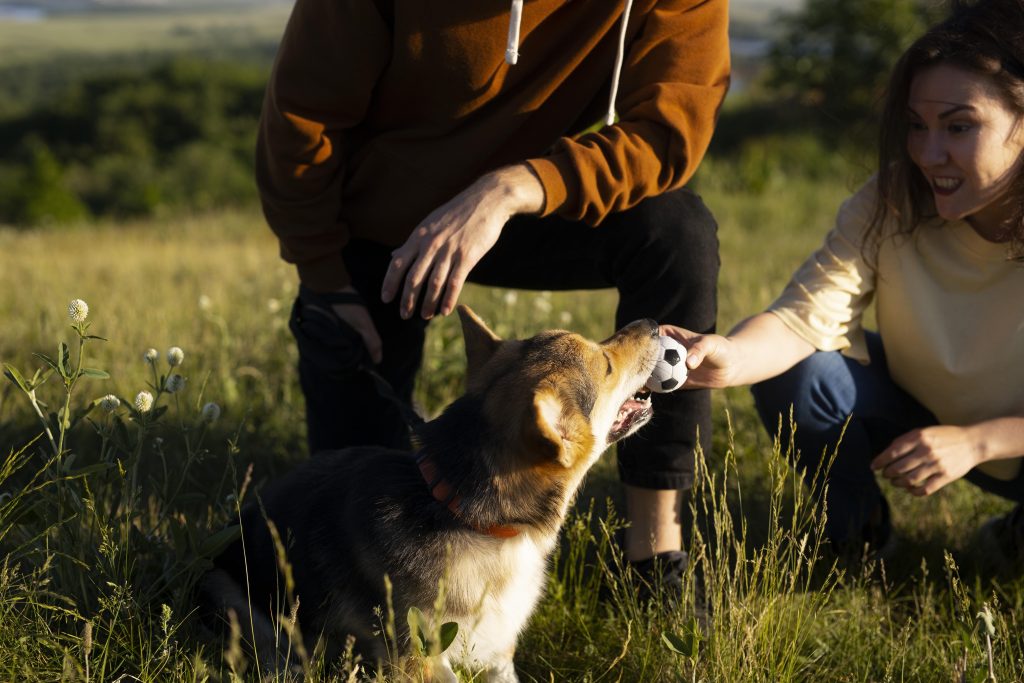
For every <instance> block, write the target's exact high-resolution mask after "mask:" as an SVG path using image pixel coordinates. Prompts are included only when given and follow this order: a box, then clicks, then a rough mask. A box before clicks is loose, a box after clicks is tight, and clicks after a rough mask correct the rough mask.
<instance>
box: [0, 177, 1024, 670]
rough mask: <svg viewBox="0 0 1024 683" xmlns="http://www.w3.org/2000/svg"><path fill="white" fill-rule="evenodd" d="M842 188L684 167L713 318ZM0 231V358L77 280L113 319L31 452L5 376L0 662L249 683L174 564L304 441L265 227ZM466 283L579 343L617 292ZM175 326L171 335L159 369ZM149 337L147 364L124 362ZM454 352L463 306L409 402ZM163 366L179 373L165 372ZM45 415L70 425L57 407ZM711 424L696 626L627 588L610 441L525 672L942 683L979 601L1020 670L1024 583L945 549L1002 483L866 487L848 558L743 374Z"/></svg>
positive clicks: (50, 337) (814, 222)
mask: <svg viewBox="0 0 1024 683" xmlns="http://www.w3.org/2000/svg"><path fill="white" fill-rule="evenodd" d="M848 189H849V186H848V185H847V184H846V183H845V182H844V181H843V180H838V179H837V180H834V181H817V182H814V183H810V182H808V181H800V180H796V179H794V180H793V181H792V182H790V183H788V184H787V186H786V188H785V190H786V191H785V192H781V191H769V192H765V193H764V194H762V195H760V196H756V195H753V194H748V193H742V192H737V191H736V190H735V188H730V187H727V186H725V185H716V184H715V183H712V182H705V183H704V184H703V186H702V190H703V193H704V196H705V200H706V201H707V202H708V204H709V205H710V206H711V208H712V210H713V211H714V212H715V214H716V216H717V217H718V219H719V222H720V239H721V243H722V263H723V268H722V277H721V283H720V291H721V297H720V300H721V311H720V325H721V327H722V328H728V327H729V326H731V325H732V324H734V323H735V322H737V321H738V320H739V319H740V318H742V317H743V316H745V315H747V314H749V313H752V312H754V311H756V310H759V309H760V308H762V307H763V306H764V305H766V304H767V303H768V302H769V301H770V300H771V297H772V296H773V295H774V293H775V292H777V291H778V290H779V288H780V287H781V285H782V283H783V282H784V281H785V279H786V277H788V275H789V273H790V272H791V271H792V269H793V268H794V267H795V266H796V265H797V264H798V263H799V261H800V260H801V259H802V258H803V257H804V256H805V255H806V253H808V252H809V250H810V249H812V248H813V247H814V246H815V245H816V244H817V243H818V242H820V240H821V238H822V236H823V234H824V231H825V230H826V229H827V227H828V226H829V224H830V222H831V218H832V214H833V213H834V211H835V208H836V207H837V206H838V203H839V201H840V200H841V198H842V197H843V196H844V195H845V193H846V192H847V191H848ZM0 253H3V254H4V257H3V267H2V268H0V316H2V320H3V321H4V331H3V334H2V335H0V361H2V362H4V363H7V364H10V365H12V366H15V367H17V368H19V370H20V371H21V373H22V375H23V376H24V377H31V376H32V374H33V372H34V370H35V368H36V367H40V366H43V365H45V364H44V363H43V361H41V360H40V359H39V358H38V357H36V356H34V355H33V353H43V354H46V355H49V356H51V357H53V355H54V349H57V348H58V345H57V343H58V340H60V341H63V342H65V343H68V344H69V346H70V348H72V349H74V348H75V344H76V343H77V341H76V339H77V334H76V333H75V332H74V331H73V330H71V329H70V328H69V324H68V322H67V319H66V304H67V302H68V301H70V300H71V299H76V298H80V299H84V300H86V301H87V302H88V303H89V305H90V313H89V318H88V320H89V322H90V324H91V327H90V329H89V334H93V335H98V336H101V337H104V338H106V339H107V340H108V341H100V340H90V341H89V342H88V345H87V347H86V357H85V358H86V360H85V362H84V364H85V366H87V367H92V368H97V369H103V370H105V371H106V372H108V373H109V374H110V378H109V379H101V378H99V377H98V376H84V377H82V378H81V380H80V382H79V383H78V384H76V385H75V387H74V390H73V396H72V399H71V403H70V404H71V406H72V409H73V410H72V411H69V413H67V414H68V415H69V420H68V425H65V426H66V440H65V444H66V446H67V448H68V450H69V452H70V453H71V454H73V456H74V459H73V460H72V459H71V456H69V455H67V454H66V453H54V452H53V451H54V449H52V448H51V444H50V443H49V440H48V438H47V437H46V436H45V435H43V430H42V428H41V422H40V417H39V416H38V415H37V414H36V413H35V411H34V410H33V409H32V408H31V405H30V402H29V401H28V400H27V399H26V397H25V395H24V393H23V392H22V391H21V390H20V389H18V388H17V387H15V386H14V385H13V384H12V383H9V382H7V383H5V385H4V386H3V387H2V388H0V462H2V463H3V465H2V467H0V555H2V557H3V558H4V559H3V560H2V561H0V680H3V681H7V680H11V681H52V680H81V681H85V680H88V681H131V680H145V681H150V680H152V681H158V680H159V681H164V680H167V681H227V680H234V679H236V678H241V679H247V678H251V677H252V675H253V674H252V670H251V669H250V670H249V673H245V674H243V673H241V671H242V669H241V666H240V665H238V664H237V661H238V660H237V655H238V653H237V651H233V650H231V648H230V645H231V643H230V639H229V641H228V642H222V641H220V640H218V639H210V638H208V637H206V636H205V635H204V634H203V632H202V631H201V629H200V628H199V627H198V625H197V619H196V618H195V614H194V584H195V580H196V577H197V576H198V574H199V573H200V572H201V571H202V570H203V569H204V568H205V567H206V566H207V561H208V558H209V556H210V555H211V554H212V553H213V552H215V551H216V549H217V547H218V543H219V542H221V541H222V540H223V539H222V537H219V536H218V535H217V532H218V531H219V530H220V529H221V527H222V525H223V524H224V523H225V522H227V521H228V520H230V519H232V517H233V515H234V512H235V506H236V505H237V500H238V495H239V493H240V489H241V487H242V480H243V473H245V472H246V471H247V470H249V468H250V466H251V468H252V470H251V471H252V477H253V478H252V483H251V486H253V487H259V486H260V485H262V484H263V483H264V482H265V481H266V480H268V479H269V478H271V477H273V476H275V475H276V474H278V473H280V472H282V471H284V470H286V469H287V468H288V467H290V466H292V465H294V464H295V463H296V462H298V461H300V460H301V459H303V458H304V457H305V455H304V434H303V426H302V425H303V406H302V398H301V394H300V392H299V390H298V387H297V382H296V373H295V371H294V364H295V352H294V349H293V344H292V341H291V338H290V335H289V333H288V331H287V329H286V324H285V323H286V319H287V314H288V308H289V306H290V303H291V297H292V295H293V293H294V289H295V285H296V283H295V279H294V275H293V273H292V272H291V270H290V268H288V267H287V266H285V265H283V264H282V263H281V262H280V260H279V258H278V256H277V249H276V245H275V244H274V242H273V240H272V238H271V236H270V234H269V231H268V230H267V229H266V228H265V227H264V225H263V223H262V220H261V219H260V218H259V216H258V215H257V214H256V213H255V212H252V213H248V212H232V213H223V214H211V215H205V216H197V217H191V218H184V219H181V220H178V221H176V222H174V223H171V222H169V221H165V222H146V223H138V224H124V225H113V224H99V225H92V226H82V227H80V228H72V229H67V230H62V231H51V232H29V233H25V232H10V231H0ZM464 300H465V301H466V302H467V303H469V304H470V305H471V306H473V307H474V309H475V310H477V312H478V313H480V314H481V315H482V316H483V317H484V319H485V320H487V321H488V322H489V323H491V324H492V325H493V326H494V327H495V329H496V330H497V331H498V332H499V333H500V334H502V335H504V336H517V335H528V334H532V333H533V332H535V331H537V330H540V329H544V328H548V327H562V328H570V329H574V330H578V331H580V332H582V333H584V334H587V335H589V336H592V337H597V338H600V337H602V336H605V335H606V334H607V333H608V332H610V331H611V326H612V321H613V316H614V307H615V297H614V294H613V293H611V292H592V293H553V294H547V293H526V292H514V291H499V290H488V289H481V288H470V289H468V290H467V291H466V293H465V296H464ZM171 346H179V347H181V348H182V349H183V350H184V361H183V362H182V363H181V364H180V365H177V366H175V367H174V368H171V367H170V366H169V365H168V364H167V361H166V351H167V349H168V348H169V347H171ZM150 347H152V348H155V349H157V350H158V352H159V354H160V358H159V360H158V361H157V364H156V365H151V364H149V363H147V361H146V360H145V359H144V356H143V354H144V352H145V351H146V350H147V349H149V348H150ZM58 355H60V354H59V352H58ZM75 362H76V361H75V360H74V356H73V355H72V356H71V358H70V360H69V363H70V364H71V365H72V366H75V367H77V366H76V365H75ZM462 372H463V360H462V347H461V336H460V333H459V328H458V324H457V322H456V321H455V320H453V319H444V320H439V321H437V322H435V323H434V324H432V325H431V329H430V332H429V335H428V340H427V353H426V360H425V364H424V370H423V372H422V374H421V377H420V381H419V384H418V387H417V392H416V398H417V401H418V402H419V403H420V405H421V407H422V408H423V410H424V411H425V412H427V413H428V414H434V413H436V412H437V411H438V410H439V409H440V408H441V407H443V406H444V405H445V404H446V403H447V402H448V401H450V400H451V399H452V398H454V397H455V396H456V395H457V394H458V393H459V391H460V388H461V378H462ZM172 373H178V374H181V375H182V376H183V377H185V378H186V380H187V381H186V382H185V386H184V388H182V389H181V390H180V391H178V392H175V393H168V392H167V391H165V390H164V389H165V388H166V376H167V375H169V374H172ZM65 386H66V385H65V384H63V383H61V382H58V381H56V379H55V377H54V376H51V378H50V380H48V381H47V383H46V384H44V385H42V386H41V387H40V388H39V389H38V391H37V395H38V398H39V400H40V401H42V402H44V403H46V408H45V409H44V410H43V411H42V412H43V414H44V418H47V413H48V411H49V410H54V411H55V412H57V408H59V407H60V406H62V405H63V403H64V400H65V398H66V392H65V389H64V387H65ZM143 390H145V391H149V392H150V393H152V394H153V395H154V398H155V401H154V402H155V408H150V410H149V411H148V412H146V413H142V412H140V411H139V410H138V409H137V408H134V407H130V406H132V404H133V403H134V397H135V396H136V395H137V394H138V392H140V391H143ZM107 394H113V395H115V396H118V397H120V399H121V405H120V406H118V407H117V408H116V409H115V410H114V411H113V412H109V413H108V412H105V411H104V410H103V407H102V406H101V405H100V404H99V403H98V402H96V399H99V398H100V397H103V396H105V395H107ZM209 402H216V403H217V404H218V405H219V406H220V408H221V411H220V415H219V416H218V419H217V420H216V421H213V422H211V421H209V420H208V419H206V418H205V417H204V414H203V412H202V409H203V406H204V405H205V404H207V403H209ZM94 403H95V405H93V404H94ZM90 406H91V412H89V413H88V414H87V415H81V414H80V413H81V412H82V411H83V410H84V409H85V408H88V407H90ZM161 409H163V410H162V411H161ZM76 413H77V414H78V421H77V422H76V423H75V424H74V426H73V427H72V426H70V422H71V421H73V419H74V417H75V414H76ZM50 424H53V425H56V426H55V427H54V429H56V430H57V431H59V430H60V429H61V425H62V424H64V423H63V421H62V418H61V417H60V416H59V415H58V416H57V421H56V422H51V423H50ZM715 427H716V432H715V434H714V439H713V444H714V446H713V451H712V452H711V453H706V454H699V458H698V463H699V467H698V477H697V483H696V485H695V487H694V490H693V493H692V496H691V499H690V505H689V514H688V515H687V528H688V533H687V536H688V545H689V548H690V550H691V557H692V558H693V562H692V566H691V567H690V570H689V573H688V574H687V576H686V577H685V584H686V587H687V589H688V590H692V589H693V588H694V586H695V585H696V583H697V582H698V581H699V582H700V583H701V585H702V586H703V588H704V590H705V592H706V594H707V596H708V599H709V603H710V605H711V608H712V619H711V620H710V622H709V623H708V624H707V625H706V626H705V627H704V628H703V629H702V628H701V625H700V624H699V623H697V622H696V621H695V618H694V616H695V615H694V614H693V612H692V610H690V609H688V608H685V607H684V608H680V609H674V608H670V607H669V606H668V604H669V603H668V601H667V600H666V601H662V602H659V601H655V602H654V603H652V604H640V603H638V601H637V600H636V591H635V588H636V587H635V585H633V584H632V583H631V582H630V581H631V579H630V578H629V577H628V575H627V576H625V577H623V572H621V571H620V567H621V562H622V559H621V557H620V556H619V555H618V553H617V550H616V543H615V540H614V539H615V535H616V532H617V531H618V530H619V528H621V525H622V521H621V519H620V518H619V517H618V516H617V515H616V513H615V510H616V509H617V508H618V507H619V506H620V504H621V499H620V490H619V487H618V485H617V482H616V477H615V474H614V469H615V468H614V464H613V458H612V457H611V456H607V457H606V458H605V459H603V460H602V462H601V463H599V464H598V466H597V467H596V468H595V470H594V471H593V472H592V474H591V476H590V478H589V479H588V482H587V485H586V487H585V488H584V490H583V492H582V494H581V496H580V499H579V501H578V505H577V508H576V510H575V511H574V513H573V516H572V518H571V519H570V522H569V524H568V525H567V528H566V529H565V533H564V541H563V543H562V544H561V546H560V548H559V550H558V553H557V556H556V558H555V561H554V563H553V567H552V575H551V580H550V582H549V585H548V589H547V594H546V596H545V598H544V600H543V601H542V603H541V604H540V606H539V608H538V610H537V613H536V614H535V615H534V617H533V619H532V620H531V622H530V625H529V627H528V629H527V631H526V632H525V633H524V634H523V637H522V640H521V644H520V649H519V654H518V655H517V658H516V662H517V666H518V669H519V671H520V675H521V677H522V678H523V679H524V680H534V681H599V680H600V681H659V682H660V681H676V680H678V681H699V680H704V681H803V680H815V681H818V680H827V681H869V680H870V681H875V680H878V681H882V680H894V681H895V680H915V681H917V680H921V681H932V680H959V679H958V678H956V676H957V675H958V673H957V672H959V671H961V670H964V671H966V674H965V675H966V678H964V680H983V679H984V676H986V675H987V671H988V668H987V656H988V655H987V652H986V649H985V648H986V645H985V638H984V634H983V632H982V631H981V630H979V629H978V626H977V619H976V615H977V614H978V613H979V612H981V611H982V610H983V608H985V607H986V606H987V608H988V610H989V611H990V613H991V615H992V619H991V622H992V630H993V632H994V633H995V638H994V640H993V641H992V644H993V647H992V654H993V666H994V670H995V674H996V676H997V678H998V680H1000V681H1012V680H1019V679H1020V673H1019V672H1021V671H1024V645H1022V642H1021V638H1020V635H1019V634H1020V632H1021V626H1022V625H1021V624H1020V623H1019V622H1020V620H1021V618H1022V617H1021V615H1022V614H1024V612H1022V611H1021V608H1022V602H1024V600H1022V598H1024V586H1022V583H1021V581H1020V580H1016V581H1003V582H993V581H990V580H989V579H987V578H985V577H983V576H982V575H980V574H979V573H977V572H975V571H974V570H973V569H972V561H973V558H972V556H971V555H970V552H969V549H967V548H966V539H967V538H968V536H969V534H970V533H971V531H972V529H973V528H974V527H975V526H976V525H977V524H978V523H979V522H980V521H981V520H983V519H984V518H985V517H986V516H987V515H989V514H992V513H996V512H1000V511H1005V510H1006V509H1007V507H1008V506H1007V504H1006V503H1005V502H1003V501H999V500H998V499H995V498H993V497H990V496H987V495H985V494H981V493H979V492H977V491H976V490H975V489H972V488H971V487H970V486H968V485H966V484H957V485H954V486H951V487H949V488H948V490H945V491H943V492H940V493H939V494H938V495H936V496H933V497H931V498H928V499H924V500H911V499H909V498H908V497H904V496H901V495H900V492H898V491H892V490H888V493H889V495H890V498H891V500H892V503H893V513H894V518H895V523H896V525H897V528H898V530H899V532H900V534H901V537H902V538H903V539H904V545H903V547H902V549H901V551H900V552H899V554H898V555H897V557H896V558H895V559H894V560H893V561H892V562H890V563H887V564H886V565H885V566H884V567H874V568H868V569H867V570H865V571H864V572H854V573H851V572H847V571H843V570H841V569H840V568H838V567H837V566H835V565H834V558H832V557H831V555H830V554H829V553H828V551H827V550H826V549H823V548H821V547H820V546H819V544H818V538H819V534H818V533H817V532H818V531H819V530H820V525H821V521H822V520H821V517H820V516H819V515H818V514H817V513H816V510H815V506H814V505H813V504H812V502H811V501H809V500H808V499H807V495H806V492H805V489H804V487H803V485H802V483H801V482H800V480H799V477H798V476H797V475H796V474H795V473H794V472H793V470H792V469H791V468H790V467H789V464H788V463H789V461H790V455H791V454H789V453H788V450H789V447H788V445H787V444H781V443H778V442H777V441H775V440H773V439H772V438H771V437H770V436H769V435H767V434H765V433H764V431H763V429H762V428H761V427H760V425H759V423H758V421H757V418H756V415H755V414H754V411H753V409H752V407H751V403H750V399H749V397H748V395H747V394H746V392H745V391H742V390H730V391H727V392H719V393H718V394H717V395H716V397H715ZM58 450H59V449H58ZM69 461H70V464H69ZM985 628H987V626H986V627H985ZM226 646H227V648H228V652H229V654H230V656H229V657H228V658H227V659H225V656H224V648H225V647H226ZM314 657H315V655H314ZM350 663H351V662H350ZM332 667H333V668H332ZM369 670H370V671H372V668H371V669H369ZM308 671H309V672H310V673H309V676H308V678H309V680H348V678H349V676H353V675H354V676H355V678H358V675H355V674H353V673H352V669H351V668H350V669H349V670H343V669H339V668H336V667H334V663H330V662H322V661H321V662H314V663H313V665H311V666H310V667H309V668H308ZM364 671H365V670H364Z"/></svg>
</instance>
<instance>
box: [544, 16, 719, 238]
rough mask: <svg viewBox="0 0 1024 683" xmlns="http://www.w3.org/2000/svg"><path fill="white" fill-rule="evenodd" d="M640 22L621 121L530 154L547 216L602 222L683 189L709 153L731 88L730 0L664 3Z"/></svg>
mask: <svg viewBox="0 0 1024 683" xmlns="http://www.w3.org/2000/svg"><path fill="white" fill-rule="evenodd" d="M633 21H643V24H642V26H641V27H640V29H639V33H638V34H637V35H636V37H635V38H633V39H632V41H631V42H630V43H629V47H628V50H627V53H626V57H625V60H624V61H623V68H622V79H621V84H620V86H619V97H618V101H617V102H616V109H617V110H618V115H619V120H618V122H617V123H616V124H614V125H612V126H606V127H604V128H602V129H600V130H598V131H596V132H592V133H588V134H587V135H584V136H581V137H579V138H575V139H574V138H568V137H565V138H561V139H560V140H559V141H558V142H557V143H556V144H555V145H554V146H553V147H552V149H551V150H550V152H549V153H548V154H546V155H544V156H542V157H538V158H534V159H529V160H527V163H528V164H529V165H530V166H531V167H532V168H533V170H534V172H535V173H536V174H537V176H538V178H540V181H541V183H542V184H543V186H544V190H545V194H546V199H545V206H544V209H543V215H548V214H550V213H553V212H557V213H558V214H560V215H562V216H564V217H566V218H569V219H572V220H582V221H585V222H587V223H589V224H592V225H596V224H598V223H600V222H601V220H603V219H604V217H605V216H607V215H608V214H609V213H612V212H615V211H621V210H624V209H628V208H630V207H631V206H633V205H635V204H637V203H638V202H640V200H642V199H644V198H646V197H650V196H655V195H658V194H661V193H663V192H665V191H667V190H673V189H676V188H678V187H681V186H682V185H683V184H685V183H686V182H687V181H688V180H689V179H690V177H691V176H692V175H693V173H694V171H696V169H697V165H698V164H699V163H700V161H701V159H702V158H703V157H704V153H705V152H706V151H707V147H708V144H709V143H710V141H711V133H712V131H713V129H714V125H715V120H716V117H717V116H718V110H719V107H720V106H721V103H722V100H723V99H724V98H725V93H726V90H727V88H728V85H729V45H728V41H729V39H728V3H727V2H726V0H662V1H660V2H658V3H657V4H656V5H655V7H654V9H653V10H652V11H651V12H649V13H648V14H647V15H646V16H644V17H642V18H641V17H636V18H631V19H630V23H632V22H633ZM610 69H611V66H610V65H609V71H610Z"/></svg>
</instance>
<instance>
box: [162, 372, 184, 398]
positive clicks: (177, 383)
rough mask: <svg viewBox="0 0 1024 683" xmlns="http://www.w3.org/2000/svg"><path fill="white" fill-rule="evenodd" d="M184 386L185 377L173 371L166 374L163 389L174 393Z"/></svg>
mask: <svg viewBox="0 0 1024 683" xmlns="http://www.w3.org/2000/svg"><path fill="white" fill-rule="evenodd" d="M184 388H185V378H184V377H182V376H181V375H179V374H177V373H175V374H173V375H168V377H167V381H166V382H165V383H164V389H166V390H167V391H168V392H169V393H172V394H176V393H178V392H179V391H181V390H182V389H184Z"/></svg>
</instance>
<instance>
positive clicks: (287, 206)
mask: <svg viewBox="0 0 1024 683" xmlns="http://www.w3.org/2000/svg"><path fill="white" fill-rule="evenodd" d="M390 46H391V36H390V32H389V30H388V28H387V26H386V24H385V22H384V20H383V19H382V18H381V17H380V15H379V14H378V13H377V10H376V7H375V5H374V3H373V2H372V0H353V1H351V2H334V1H332V0H297V2H296V3H295V7H294V8H293V10H292V15H291V17H290V19H289V21H288V26H287V28H286V29H285V33H284V37H283V38H282V41H281V45H280V48H279V49H278V54H277V59H276V60H275V62H274V68H273V72H272V74H271V77H270V82H269V84H268V86H267V92H266V97H265V99H264V104H263V112H262V116H261V119H260V130H259V140H258V143H257V148H256V181H257V185H258V187H259V192H260V199H261V201H262V204H263V211H264V214H265V215H266V218H267V222H268V223H269V224H270V227H271V229H273V230H274V232H275V233H276V234H277V236H278V239H279V240H280V243H281V255H282V257H283V258H284V259H285V260H286V261H289V262H291V263H294V264H295V265H296V266H297V267H298V270H299V277H300V279H301V280H302V282H303V284H305V285H306V286H307V287H309V288H310V289H313V290H315V291H331V290H338V289H340V288H342V287H344V286H346V285H347V284H349V278H348V274H347V272H346V270H345V266H344V263H343V262H342V259H341V248H342V247H343V246H344V245H345V243H346V241H347V239H348V233H347V229H346V227H345V226H344V225H342V224H339V222H338V215H339V212H340V207H341V189H340V188H341V183H342V181H343V178H344V173H345V158H344V155H345V152H346V150H345V145H346V139H345V138H346V132H347V131H348V130H349V129H351V128H352V127H353V126H355V125H357V124H358V123H359V122H360V121H362V119H363V117H364V116H365V114H366V110H367V107H368V106H369V102H370V97H371V95H372V93H373V88H374V85H375V84H376V81H377V78H378V77H379V75H380V72H381V70H382V69H383V68H384V66H385V65H386V63H387V59H388V54H389V52H390Z"/></svg>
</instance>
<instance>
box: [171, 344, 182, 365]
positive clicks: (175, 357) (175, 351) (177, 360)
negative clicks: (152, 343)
mask: <svg viewBox="0 0 1024 683" xmlns="http://www.w3.org/2000/svg"><path fill="white" fill-rule="evenodd" d="M184 360H185V352H184V351H182V350H181V349H180V348H178V347H177V346H172V347H171V348H169V349H167V364H168V365H170V366H171V367H172V368H176V367H178V366H179V365H181V363H182V362H183V361H184Z"/></svg>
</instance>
